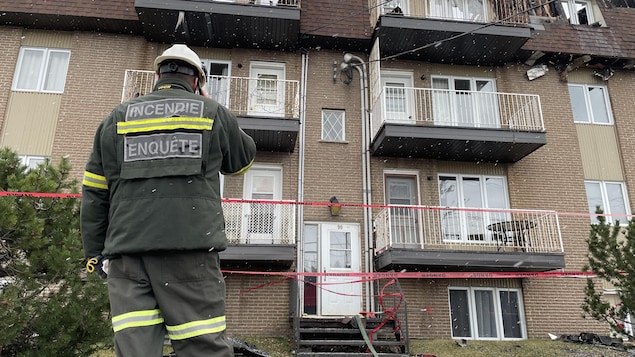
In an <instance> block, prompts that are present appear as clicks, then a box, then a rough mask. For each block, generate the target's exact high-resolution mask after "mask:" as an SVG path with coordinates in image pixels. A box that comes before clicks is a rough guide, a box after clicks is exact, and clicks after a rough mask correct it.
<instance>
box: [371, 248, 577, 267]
mask: <svg viewBox="0 0 635 357" xmlns="http://www.w3.org/2000/svg"><path fill="white" fill-rule="evenodd" d="M564 266H565V264H564V254H561V253H535V252H522V251H518V252H516V251H451V250H420V249H403V248H389V249H387V250H385V251H383V252H381V253H380V254H378V255H377V256H375V269H376V270H377V271H388V270H395V271H399V270H403V269H407V270H409V271H492V272H494V271H496V272H499V271H523V272H541V271H549V270H554V269H562V268H564Z"/></svg>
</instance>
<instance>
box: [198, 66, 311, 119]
mask: <svg viewBox="0 0 635 357" xmlns="http://www.w3.org/2000/svg"><path fill="white" fill-rule="evenodd" d="M206 89H207V92H208V93H209V94H210V95H211V96H212V98H214V99H215V100H216V101H218V102H219V103H221V104H223V105H225V106H226V107H228V108H229V110H231V111H232V112H234V113H236V114H237V115H248V116H265V117H280V118H299V117H300V82H299V81H292V80H279V79H264V78H249V77H227V76H209V77H208V80H207V84H206Z"/></svg>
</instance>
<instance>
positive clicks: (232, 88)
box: [121, 69, 300, 119]
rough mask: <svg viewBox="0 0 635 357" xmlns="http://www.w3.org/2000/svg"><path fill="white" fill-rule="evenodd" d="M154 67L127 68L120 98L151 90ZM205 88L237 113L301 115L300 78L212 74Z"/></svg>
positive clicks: (276, 115) (291, 116)
mask: <svg viewBox="0 0 635 357" xmlns="http://www.w3.org/2000/svg"><path fill="white" fill-rule="evenodd" d="M155 80H156V76H155V74H154V72H153V71H140V70H131V69H129V70H126V74H125V79H124V84H123V90H122V94H121V101H122V102H125V101H127V100H130V99H132V98H134V97H138V96H141V95H144V94H147V93H150V92H152V88H153V87H154V83H155ZM205 89H206V90H207V93H209V94H210V96H211V97H212V98H213V99H215V100H216V101H218V102H219V103H221V104H223V105H224V106H226V107H227V108H229V110H230V111H232V112H234V113H235V114H236V115H242V116H262V117H279V118H281V119H282V118H295V119H297V118H299V117H300V82H299V81H291V80H279V79H263V78H249V77H227V76H209V77H208V78H207V83H206V85H205Z"/></svg>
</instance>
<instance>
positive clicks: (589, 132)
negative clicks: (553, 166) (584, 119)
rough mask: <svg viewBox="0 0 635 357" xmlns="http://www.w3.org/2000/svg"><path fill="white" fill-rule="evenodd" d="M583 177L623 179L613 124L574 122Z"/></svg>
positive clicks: (590, 178) (591, 178) (609, 179)
mask: <svg viewBox="0 0 635 357" xmlns="http://www.w3.org/2000/svg"><path fill="white" fill-rule="evenodd" d="M576 130H577V132H578V142H579V144H580V154H581V155H582V167H583V169H584V178H585V179H587V180H607V181H624V173H623V171H622V163H621V161H620V151H619V147H618V144H617V137H616V134H615V127H614V126H613V125H589V124H576Z"/></svg>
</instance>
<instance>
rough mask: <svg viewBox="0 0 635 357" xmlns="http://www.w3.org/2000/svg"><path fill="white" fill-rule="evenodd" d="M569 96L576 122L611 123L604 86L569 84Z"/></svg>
mask: <svg viewBox="0 0 635 357" xmlns="http://www.w3.org/2000/svg"><path fill="white" fill-rule="evenodd" d="M569 97H570V98H571V107H572V108H573V121H574V122H576V123H593V124H612V122H613V120H612V119H611V108H610V105H609V99H608V95H607V92H606V87H603V86H593V85H587V84H569Z"/></svg>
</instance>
